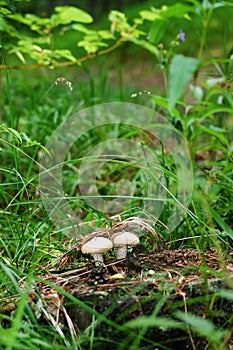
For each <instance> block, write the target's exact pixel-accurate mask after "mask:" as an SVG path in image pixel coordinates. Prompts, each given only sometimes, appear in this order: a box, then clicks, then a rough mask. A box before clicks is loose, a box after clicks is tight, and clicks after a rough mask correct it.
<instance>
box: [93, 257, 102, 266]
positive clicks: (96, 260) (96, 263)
mask: <svg viewBox="0 0 233 350" xmlns="http://www.w3.org/2000/svg"><path fill="white" fill-rule="evenodd" d="M93 258H94V261H95V265H96V266H99V265H101V264H102V263H103V262H104V258H103V255H102V254H93Z"/></svg>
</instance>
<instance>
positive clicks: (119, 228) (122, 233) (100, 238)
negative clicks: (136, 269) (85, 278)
mask: <svg viewBox="0 0 233 350" xmlns="http://www.w3.org/2000/svg"><path fill="white" fill-rule="evenodd" d="M135 228H140V229H141V231H142V232H143V231H145V230H146V231H150V232H152V233H153V234H154V236H155V238H156V241H157V240H158V234H157V232H156V231H155V230H154V229H153V228H152V227H151V226H150V225H149V224H148V223H147V222H146V221H145V220H142V219H140V218H134V217H132V218H129V219H126V220H125V221H122V222H120V223H118V224H116V225H115V226H114V227H113V228H112V229H105V230H104V229H103V230H97V231H94V232H92V233H91V234H90V235H88V237H87V238H86V239H85V240H84V241H83V242H82V246H81V251H82V253H83V254H92V255H93V257H94V261H95V265H96V266H99V265H102V264H103V262H104V259H103V255H102V254H103V253H105V252H107V251H109V250H111V249H113V248H114V247H118V251H117V255H116V258H117V260H120V259H124V258H126V256H127V248H128V247H132V246H134V245H137V244H139V242H140V240H139V237H138V235H137V234H136V233H135V232H134V230H135Z"/></svg>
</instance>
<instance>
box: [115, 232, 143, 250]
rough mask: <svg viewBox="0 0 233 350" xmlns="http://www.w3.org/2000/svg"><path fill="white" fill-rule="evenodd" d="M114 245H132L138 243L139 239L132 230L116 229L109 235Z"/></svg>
mask: <svg viewBox="0 0 233 350" xmlns="http://www.w3.org/2000/svg"><path fill="white" fill-rule="evenodd" d="M111 239H112V242H113V244H114V246H117V247H122V246H132V245H136V244H139V242H140V240H139V238H138V236H137V235H136V234H135V233H134V232H128V231H118V232H116V233H114V234H113V235H112V236H111Z"/></svg>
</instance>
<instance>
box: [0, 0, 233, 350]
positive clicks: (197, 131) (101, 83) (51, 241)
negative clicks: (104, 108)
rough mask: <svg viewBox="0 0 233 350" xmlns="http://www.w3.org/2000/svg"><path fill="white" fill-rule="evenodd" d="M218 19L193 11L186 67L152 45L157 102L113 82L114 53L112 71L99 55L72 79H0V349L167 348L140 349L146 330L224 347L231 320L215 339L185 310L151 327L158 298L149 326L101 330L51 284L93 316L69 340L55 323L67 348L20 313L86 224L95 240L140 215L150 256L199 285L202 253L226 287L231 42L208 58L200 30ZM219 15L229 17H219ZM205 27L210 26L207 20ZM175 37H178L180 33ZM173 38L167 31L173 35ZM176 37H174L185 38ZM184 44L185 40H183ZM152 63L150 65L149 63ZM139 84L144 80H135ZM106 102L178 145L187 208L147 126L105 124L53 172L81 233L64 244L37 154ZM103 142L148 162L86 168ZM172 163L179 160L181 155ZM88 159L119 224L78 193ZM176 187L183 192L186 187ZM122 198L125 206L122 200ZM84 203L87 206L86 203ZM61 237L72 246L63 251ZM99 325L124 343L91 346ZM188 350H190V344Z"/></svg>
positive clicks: (69, 75)
mask: <svg viewBox="0 0 233 350" xmlns="http://www.w3.org/2000/svg"><path fill="white" fill-rule="evenodd" d="M190 3H191V4H192V5H193V7H195V6H197V4H196V2H195V1H191V2H190ZM213 3H215V2H213ZM216 4H217V3H216ZM217 10H218V9H217V6H216V8H214V7H211V4H210V2H208V1H203V3H202V5H200V6H199V11H202V12H201V13H199V14H198V15H199V17H198V18H199V19H198V21H195V25H198V26H199V32H200V42H198V43H196V47H198V49H195V50H193V55H195V57H196V58H195V59H194V58H193V59H192V61H188V62H187V61H186V60H185V59H184V56H183V55H177V56H176V55H175V53H176V50H178V53H181V52H180V51H179V50H181V51H182V49H181V45H182V42H181V40H180V38H177V40H176V41H175V42H174V40H172V42H171V43H170V44H171V45H170V46H169V47H166V45H169V44H168V43H166V44H165V43H163V42H161V43H159V45H156V46H157V47H158V50H159V57H156V66H155V70H154V72H151V74H158V75H159V76H160V77H161V78H160V79H161V81H162V79H163V82H162V84H161V85H162V86H161V87H160V89H162V90H163V94H162V95H157V93H156V92H157V90H156V88H155V87H154V86H153V85H151V84H150V86H145V87H144V86H142V87H141V91H137V90H136V91H135V85H134V81H133V78H132V79H130V84H129V83H128V84H127V87H126V86H125V85H124V76H123V73H122V69H124V62H121V66H122V67H123V68H121V67H119V65H118V64H117V66H118V67H117V69H115V66H114V53H113V54H111V55H110V57H111V60H113V64H111V63H109V62H108V63H107V64H106V63H105V60H106V59H107V57H108V56H107V55H106V56H103V57H98V58H97V59H96V61H95V62H96V63H95V64H93V62H92V63H90V64H89V63H85V65H84V66H83V69H82V68H80V67H78V68H75V69H74V68H72V69H68V68H65V69H64V68H63V69H60V70H59V69H57V70H56V69H55V70H49V69H47V68H42V69H38V70H37V71H29V72H22V71H21V70H20V71H9V70H8V69H5V70H3V72H2V73H3V74H2V76H1V85H2V89H1V97H2V98H1V123H0V156H1V164H0V180H1V181H0V229H1V231H0V252H1V261H0V263H1V271H0V285H1V299H0V304H1V306H0V312H1V326H0V346H1V348H2V349H7V350H11V349H12V350H13V349H30V350H31V349H52V348H54V346H55V347H56V349H64V348H69V349H84V348H85V349H95V348H98V346H101V344H102V342H106V343H108V344H109V347H112V348H115V349H119V350H120V349H122V350H123V349H126V348H129V349H131V350H133V349H134V350H136V349H139V348H140V349H144V348H145V349H148V348H151V349H152V348H153V349H155V348H156V349H157V348H158V349H171V348H170V347H169V345H166V344H165V345H161V344H157V343H153V342H152V341H150V340H149V339H146V332H147V330H148V329H150V328H151V327H152V326H154V327H155V326H156V327H160V328H161V329H175V328H176V329H181V330H185V331H186V332H187V334H188V335H189V336H190V339H191V340H192V334H198V335H199V336H202V337H204V339H205V340H206V341H207V342H206V345H205V347H203V348H205V349H216V350H217V349H223V350H226V349H228V346H227V344H228V342H229V340H230V338H231V337H232V333H231V332H232V331H231V327H232V317H230V318H229V320H227V321H226V324H225V327H222V328H219V329H217V328H216V327H215V325H214V321H213V320H208V319H205V317H202V316H201V315H199V316H197V317H194V315H193V314H191V313H189V312H187V310H185V312H183V313H181V312H180V311H177V312H176V314H175V316H174V318H170V319H169V318H165V317H162V316H161V315H160V316H158V314H159V311H160V309H161V308H162V305H163V303H165V302H166V296H160V300H159V302H158V304H157V305H156V307H155V309H154V310H153V312H152V314H151V315H150V316H148V317H146V316H143V317H138V318H136V319H135V320H132V321H128V322H125V324H121V323H118V322H113V321H111V322H110V320H108V318H107V315H108V314H107V312H106V315H105V314H103V315H101V314H99V313H98V312H96V311H95V308H94V306H92V305H87V304H85V303H83V302H81V301H80V300H79V299H78V298H75V297H74V296H72V295H70V294H69V293H68V292H67V291H65V290H63V289H61V288H59V287H58V286H57V285H54V284H51V287H52V288H54V290H55V292H54V295H55V293H56V292H59V293H61V295H63V296H64V297H66V298H68V300H69V301H70V302H72V303H74V304H75V305H76V304H77V305H79V306H80V307H82V308H84V309H85V310H86V311H87V312H89V313H90V314H91V315H92V324H91V326H90V327H89V328H88V329H87V330H85V331H83V332H81V331H80V332H79V333H78V334H73V333H72V331H71V330H72V326H71V324H69V322H68V320H67V319H66V322H67V323H68V328H69V330H70V333H71V336H70V335H69V336H67V334H66V333H65V331H64V332H63V329H62V328H59V327H60V325H59V322H58V323H56V324H54V323H53V321H51V319H50V323H49V325H48V324H40V323H39V321H38V319H37V315H36V312H37V311H36V310H33V308H32V305H31V304H30V302H29V295H30V298H33V296H31V293H32V292H31V289H32V287H33V288H38V287H36V286H37V283H40V282H41V278H43V276H45V275H46V273H47V272H48V269H49V268H50V267H51V266H53V265H54V262H56V261H57V259H58V258H59V256H60V255H61V254H63V253H64V252H66V251H67V250H68V249H70V248H71V247H72V245H73V244H75V243H76V236H78V234H79V233H80V230H81V231H82V230H84V231H85V228H86V227H88V226H89V223H91V224H92V225H93V226H95V227H96V228H101V227H102V228H103V227H105V226H106V225H108V226H109V225H110V226H111V224H112V221H113V218H112V216H114V215H115V214H116V215H119V216H120V217H121V219H122V220H123V219H126V218H129V217H132V216H134V217H135V216H141V215H144V217H146V218H147V219H149V220H150V222H153V224H154V228H155V229H156V231H157V232H158V233H159V235H160V237H162V243H161V245H163V244H166V245H167V246H168V247H169V249H175V248H181V249H182V248H186V247H189V248H192V249H197V250H198V251H199V252H200V255H201V256H202V257H203V269H204V273H203V275H204V277H206V276H207V275H208V272H206V271H207V270H208V269H207V268H206V269H205V253H204V252H205V250H206V249H208V248H213V249H214V250H215V251H216V252H217V254H218V257H219V260H220V262H221V266H222V269H223V270H222V271H223V276H226V278H228V277H227V275H224V272H225V270H224V269H225V267H226V265H227V264H228V262H227V261H228V259H230V252H231V251H232V238H233V231H232V209H233V201H232V185H233V172H232V170H233V169H232V150H233V144H232V141H233V134H232V124H233V95H232V74H233V63H232V62H233V61H232V60H233V57H232V42H231V41H230V38H229V40H228V32H227V29H226V27H225V32H224V35H225V39H224V42H223V47H222V49H221V50H218V55H215V53H214V49H215V47H214V45H215V43H214V42H212V38H210V39H211V40H210V44H211V45H213V49H212V46H211V48H209V47H208V45H207V39H208V35H209V34H208V27H206V23H207V22H208V21H209V22H208V23H209V24H210V23H211V18H210V17H209V16H211V14H212V12H214V16H215V11H217ZM224 10H225V11H226V15H227V16H228V14H227V11H228V10H229V8H226V9H224ZM221 11H223V9H221ZM214 19H215V20H216V17H214ZM179 21H180V19H179ZM199 21H200V22H202V23H199ZM185 25H186V26H187V23H186V24H185ZM218 25H219V24H218ZM147 26H148V23H147ZM173 26H174V27H176V25H175V24H173ZM183 28H184V29H185V26H184V27H183ZM146 29H147V27H146ZM153 30H154V29H153ZM185 30H186V29H185ZM186 36H187V38H188V33H186ZM161 40H162V38H161ZM186 40H187V39H186ZM137 44H138V43H137ZM131 45H132V44H131ZM184 45H185V46H184V47H183V50H184V52H182V54H186V52H189V54H190V48H187V46H188V45H189V43H187V41H186V42H185V44H184ZM122 50H123V49H122ZM185 50H187V51H185ZM129 53H130V50H129ZM118 54H119V53H118ZM118 54H117V55H118ZM122 55H123V56H124V51H121V53H120V54H119V56H117V57H122ZM5 56H6V55H5V48H4V46H2V55H1V57H2V64H7V56H6V57H5ZM217 56H218V57H217ZM146 57H147V56H146ZM154 58H155V56H153V58H152V59H153V60H154ZM131 59H132V57H130V63H128V62H126V63H125V64H126V65H127V69H130V68H129V66H130V65H131ZM159 59H160V60H159ZM105 64H106V66H107V67H108V68H109V65H110V68H109V69H108V70H107V71H106V69H105V66H104V65H105ZM134 64H138V66H139V69H140V64H141V63H140V62H138V63H136V62H134V63H133V65H134ZM186 64H188V66H186ZM184 67H186V68H187V73H186V75H185V73H184V72H182V70H183V69H184ZM141 74H142V76H143V72H141ZM182 74H184V75H185V76H184V77H183V79H184V81H183V82H180V80H182V79H180V76H181V75H182ZM190 81H191V82H190ZM188 82H189V84H188V85H187V83H188ZM135 83H136V82H135ZM179 84H181V85H180V87H179ZM114 101H121V102H132V103H134V102H136V103H137V104H139V105H143V104H144V105H146V106H148V107H149V108H151V109H152V110H153V111H154V112H155V113H159V114H160V115H162V116H163V118H165V119H166V121H167V122H169V124H170V125H172V126H173V128H174V130H175V132H176V133H177V135H179V137H180V138H181V139H182V140H183V141H184V144H185V146H186V149H187V154H188V156H189V157H190V161H191V165H190V167H191V169H192V176H193V181H194V184H193V187H192V193H191V194H190V197H191V200H190V201H189V203H188V206H187V207H185V208H183V203H182V201H180V200H179V199H177V198H176V195H177V192H178V191H179V186H180V183H179V180H180V179H179V178H178V175H177V163H176V161H175V160H174V158H173V157H172V156H171V154H170V153H169V152H168V151H167V150H166V149H164V145H163V144H162V142H158V140H155V139H153V135H151V134H150V133H149V132H148V130H150V128H149V129H146V126H147V125H146V123H145V130H142V129H139V128H136V127H135V128H132V127H129V126H128V125H124V124H123V123H120V124H119V125H118V126H117V127H116V126H112V125H109V124H108V125H107V124H106V125H104V126H101V127H98V126H96V127H94V128H90V130H89V131H88V133H86V134H84V135H81V137H80V139H78V140H75V142H73V144H72V147H70V149H69V151H68V152H67V154H66V158H65V159H63V160H62V162H61V164H60V165H59V166H62V171H63V188H64V193H65V196H66V198H67V201H68V203H69V206H70V208H71V209H72V210H73V211H74V212H75V213H76V215H78V217H79V218H81V221H82V224H81V225H80V227H79V225H78V224H76V223H73V222H71V224H70V226H69V228H68V231H69V233H70V235H67V227H65V228H64V231H63V230H59V229H57V227H56V225H55V223H54V222H52V221H51V220H50V218H49V216H48V215H47V212H46V210H45V208H44V206H43V202H42V199H41V188H40V181H39V176H40V174H39V170H40V165H41V159H42V157H43V155H44V154H48V156H49V152H50V150H49V149H47V144H48V142H49V140H50V139H51V136H52V134H53V132H54V131H55V130H56V129H57V128H58V127H59V125H60V124H61V123H62V122H63V123H64V122H65V121H66V120H68V119H69V118H71V117H72V116H73V115H77V116H79V112H80V111H82V110H83V109H85V108H87V107H90V106H93V105H97V104H102V103H107V102H114ZM152 126H153V125H152ZM109 135H110V136H111V138H112V139H123V140H130V139H131V140H133V141H134V142H138V141H139V142H140V143H141V149H142V153H143V152H145V154H146V155H147V154H149V155H150V157H151V159H153V162H152V166H150V163H147V162H144V163H143V162H140V159H139V158H137V154H136V155H134V154H132V155H130V156H131V158H130V160H129V159H128V158H127V157H121V158H120V157H118V158H117V157H115V158H109V159H108V158H107V156H108V154H110V153H111V151H112V149H111V147H109V148H106V149H105V151H106V152H107V153H106V154H105V155H101V157H100V156H99V155H97V156H96V155H94V156H92V155H91V156H90V157H89V151H91V150H92V149H95V147H97V146H98V145H99V144H101V143H103V142H105V141H106V139H107V137H108V136H109ZM177 137H178V136H177ZM113 145H114V147H115V149H114V151H116V152H118V153H120V152H121V148H122V146H121V145H118V144H117V145H116V146H115V144H114V143H113ZM117 147H119V149H117ZM179 151H180V154H181V156H182V150H179ZM108 152H109V153H108ZM88 157H89V158H88ZM87 159H89V160H88V161H89V163H90V164H94V163H95V162H96V163H97V164H100V167H98V165H97V171H96V173H95V174H94V175H95V179H94V180H95V185H96V188H97V194H96V196H97V197H98V196H101V198H104V199H105V200H106V201H107V203H109V202H110V201H111V200H112V199H113V198H119V196H122V197H124V196H125V197H127V201H126V204H125V205H123V206H122V210H121V211H120V212H116V213H111V214H109V213H108V212H107V211H106V212H105V211H102V210H99V209H98V208H97V207H95V206H94V205H92V204H93V202H91V203H92V204H90V202H88V201H87V198H86V197H85V195H83V193H81V192H80V190H79V185H80V181H79V175H78V172H79V169H80V166H81V163H82V161H83V160H86V161H87ZM106 159H107V160H108V161H106ZM95 169H96V168H95ZM148 178H149V179H150V181H149V182H148ZM81 180H82V179H81ZM85 181H86V182H85V186H86V188H91V186H92V185H93V178H91V179H88V178H85ZM119 181H120V187H119V186H118V184H119ZM124 181H125V182H124ZM149 183H150V184H149ZM124 186H125V187H124ZM130 186H131V187H130ZM149 186H152V188H153V191H154V192H153V193H158V196H161V198H160V202H161V203H163V205H162V204H161V203H160V206H159V209H160V208H161V207H162V210H161V212H160V211H159V210H158V212H157V211H156V210H157V206H156V205H154V203H153V205H154V207H153V208H154V211H153V212H152V213H151V212H150V213H148V212H146V211H145V210H144V207H143V203H145V202H146V201H147V198H146V197H147V193H148V188H149V190H150V187H149ZM182 186H183V187H184V191H185V186H186V184H182ZM129 188H130V189H131V190H132V193H133V195H132V194H131V195H130V194H129V192H128V190H129ZM90 193H91V192H90ZM86 195H87V196H88V191H87V193H86ZM90 197H91V195H90ZM94 199H95V198H94ZM154 200H155V199H154ZM157 200H158V199H157ZM176 207H179V208H183V209H184V213H183V218H182V220H180V222H179V225H178V226H176V227H175V228H174V230H173V231H172V232H169V230H168V229H167V225H168V224H169V218H170V216H171V213H173V211H174V208H176ZM157 219H159V220H158V221H157ZM67 236H69V238H70V237H72V239H68V237H67ZM142 242H144V244H145V245H146V248H147V249H149V250H151V242H150V244H149V243H148V240H146V239H145V237H144V238H143V237H142ZM153 244H154V242H153ZM153 244H152V246H153V247H154V245H153ZM216 276H217V273H216ZM46 283H48V281H47V282H46ZM228 284H229V286H230V287H229V289H232V283H230V281H228ZM48 285H49V283H48ZM37 292H38V291H37ZM168 294H169V293H168ZM215 297H219V298H220V299H221V298H223V300H224V301H225V302H227V301H230V302H232V299H233V294H232V291H231V290H229V291H228V290H219V291H218V292H217V293H216V295H215ZM6 301H7V302H9V303H12V305H15V304H16V308H15V307H13V306H12V311H11V309H10V310H7V312H5V311H4V305H5V303H6ZM63 312H64V310H63ZM100 322H105V323H107V324H108V326H109V327H110V329H112V330H114V332H119V333H120V334H122V335H124V340H122V341H120V340H119V342H117V341H116V339H115V340H111V334H106V336H105V337H99V338H98V337H96V338H95V327H96V325H97V324H99V323H100ZM142 325H143V326H142ZM138 330H139V332H138ZM98 344H100V345H98ZM142 344H146V345H145V346H144V345H142ZM191 344H192V348H193V349H195V344H193V343H192V341H191Z"/></svg>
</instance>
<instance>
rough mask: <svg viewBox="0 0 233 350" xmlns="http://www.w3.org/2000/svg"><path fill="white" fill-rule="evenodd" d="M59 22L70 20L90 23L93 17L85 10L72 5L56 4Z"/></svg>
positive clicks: (65, 22)
mask: <svg viewBox="0 0 233 350" xmlns="http://www.w3.org/2000/svg"><path fill="white" fill-rule="evenodd" d="M55 11H56V12H58V17H59V22H60V24H69V23H71V22H80V23H92V22H93V18H92V17H91V16H90V15H89V14H88V13H87V12H85V11H83V10H81V9H79V8H77V7H74V6H56V7H55Z"/></svg>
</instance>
